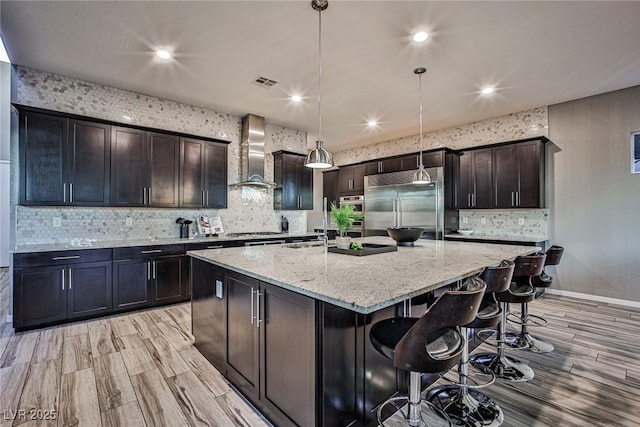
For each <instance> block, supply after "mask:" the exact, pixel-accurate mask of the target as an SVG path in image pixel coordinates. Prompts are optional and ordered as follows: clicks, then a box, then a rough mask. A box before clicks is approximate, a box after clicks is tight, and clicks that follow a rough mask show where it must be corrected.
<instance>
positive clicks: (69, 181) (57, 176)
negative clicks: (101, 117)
mask: <svg viewBox="0 0 640 427" xmlns="http://www.w3.org/2000/svg"><path fill="white" fill-rule="evenodd" d="M109 132H110V126H109V125H106V124H100V123H93V122H88V121H81V120H74V119H68V118H66V117H62V116H57V115H50V114H43V113H36V112H31V111H21V112H20V204H22V205H37V206H45V205H51V206H61V205H79V206H106V205H108V204H109V190H110V187H109V173H110V171H109V163H110V148H109V147H110V133H109Z"/></svg>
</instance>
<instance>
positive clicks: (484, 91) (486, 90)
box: [480, 87, 495, 95]
mask: <svg viewBox="0 0 640 427" xmlns="http://www.w3.org/2000/svg"><path fill="white" fill-rule="evenodd" d="M494 91H495V88H492V87H485V88H482V90H481V91H480V93H482V94H483V95H489V94H490V93H493V92H494Z"/></svg>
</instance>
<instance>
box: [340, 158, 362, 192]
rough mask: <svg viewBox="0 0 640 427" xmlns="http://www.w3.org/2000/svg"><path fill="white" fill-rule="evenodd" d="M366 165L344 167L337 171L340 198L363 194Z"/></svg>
mask: <svg viewBox="0 0 640 427" xmlns="http://www.w3.org/2000/svg"><path fill="white" fill-rule="evenodd" d="M366 169H367V165H366V164H360V165H352V166H344V167H341V168H340V169H339V172H338V179H339V190H340V191H339V194H340V195H341V196H349V195H358V194H364V176H365V175H366Z"/></svg>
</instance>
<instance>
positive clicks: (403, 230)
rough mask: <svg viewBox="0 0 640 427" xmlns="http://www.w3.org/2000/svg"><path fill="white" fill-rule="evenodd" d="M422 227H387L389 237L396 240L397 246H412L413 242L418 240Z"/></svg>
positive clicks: (422, 230)
mask: <svg viewBox="0 0 640 427" xmlns="http://www.w3.org/2000/svg"><path fill="white" fill-rule="evenodd" d="M423 232H424V229H422V228H417V227H391V228H387V233H388V234H389V237H391V238H392V239H393V240H395V241H396V243H397V245H398V246H413V242H415V241H416V240H418V239H419V238H420V236H422V233H423Z"/></svg>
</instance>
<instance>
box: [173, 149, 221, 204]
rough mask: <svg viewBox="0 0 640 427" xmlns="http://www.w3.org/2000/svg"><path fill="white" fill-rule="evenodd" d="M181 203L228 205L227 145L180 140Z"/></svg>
mask: <svg viewBox="0 0 640 427" xmlns="http://www.w3.org/2000/svg"><path fill="white" fill-rule="evenodd" d="M180 164H181V167H180V206H182V207H191V208H197V207H207V208H226V207H227V146H226V145H225V144H220V143H215V142H209V141H204V140H199V139H193V138H181V139H180Z"/></svg>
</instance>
